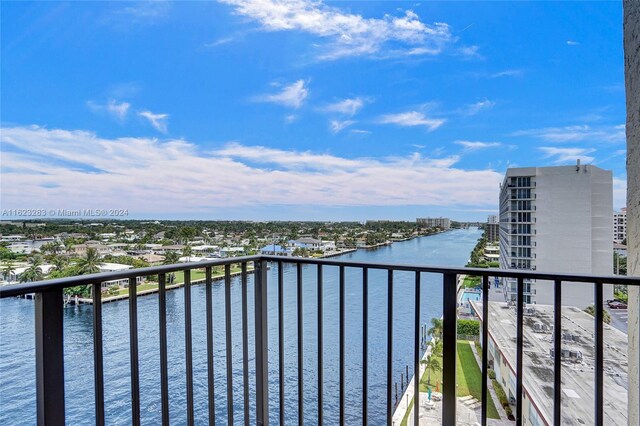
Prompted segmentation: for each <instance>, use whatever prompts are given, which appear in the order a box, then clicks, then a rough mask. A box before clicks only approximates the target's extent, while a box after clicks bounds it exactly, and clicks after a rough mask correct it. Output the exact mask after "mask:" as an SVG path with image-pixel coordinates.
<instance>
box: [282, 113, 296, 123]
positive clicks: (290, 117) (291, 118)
mask: <svg viewBox="0 0 640 426" xmlns="http://www.w3.org/2000/svg"><path fill="white" fill-rule="evenodd" d="M297 119H298V116H297V115H295V114H289V115H286V116H285V117H284V122H285V123H293V122H294V121H296V120H297Z"/></svg>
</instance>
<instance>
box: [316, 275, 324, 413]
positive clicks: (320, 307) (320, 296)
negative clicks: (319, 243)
mask: <svg viewBox="0 0 640 426" xmlns="http://www.w3.org/2000/svg"><path fill="white" fill-rule="evenodd" d="M317 284H318V372H317V374H318V425H320V426H322V424H323V423H324V415H323V414H324V413H323V412H322V409H323V405H324V398H323V393H324V363H323V359H322V358H323V351H324V330H323V321H324V319H323V317H324V314H323V305H324V303H323V294H322V293H323V292H322V286H323V283H322V265H321V264H318V283H317Z"/></svg>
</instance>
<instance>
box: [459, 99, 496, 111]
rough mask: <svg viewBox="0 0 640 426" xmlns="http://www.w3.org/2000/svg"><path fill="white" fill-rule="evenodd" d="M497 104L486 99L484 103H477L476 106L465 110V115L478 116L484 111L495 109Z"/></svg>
mask: <svg viewBox="0 0 640 426" xmlns="http://www.w3.org/2000/svg"><path fill="white" fill-rule="evenodd" d="M495 104H496V103H495V102H493V101H490V100H488V99H484V100H482V101H478V102H476V103H475V104H470V105H467V106H466V108H464V110H463V113H464V114H466V115H476V114H477V113H479V112H480V111H482V110H485V109H491V108H493V107H494V106H495Z"/></svg>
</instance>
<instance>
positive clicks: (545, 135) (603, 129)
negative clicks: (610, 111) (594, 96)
mask: <svg viewBox="0 0 640 426" xmlns="http://www.w3.org/2000/svg"><path fill="white" fill-rule="evenodd" d="M512 136H533V137H535V138H538V139H542V140H545V141H547V142H559V143H565V142H581V141H592V142H612V143H618V142H619V143H624V142H625V141H626V133H625V125H624V124H620V125H616V126H600V127H592V126H589V125H579V126H565V127H545V128H542V129H529V130H520V131H517V132H515V133H513V134H512Z"/></svg>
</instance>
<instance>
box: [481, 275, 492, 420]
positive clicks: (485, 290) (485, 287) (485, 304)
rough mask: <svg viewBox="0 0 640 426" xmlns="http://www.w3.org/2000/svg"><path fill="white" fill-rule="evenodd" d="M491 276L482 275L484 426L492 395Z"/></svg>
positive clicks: (482, 414) (482, 415)
mask: <svg viewBox="0 0 640 426" xmlns="http://www.w3.org/2000/svg"><path fill="white" fill-rule="evenodd" d="M489 286H490V284H489V276H488V275H483V276H482V412H481V421H482V426H487V407H488V403H489V400H490V399H491V395H489V394H488V391H487V389H488V385H489V383H488V382H489V380H488V378H489V377H488V376H489V374H488V371H489V360H488V359H487V356H488V350H487V348H488V346H489V345H488V340H489Z"/></svg>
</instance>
